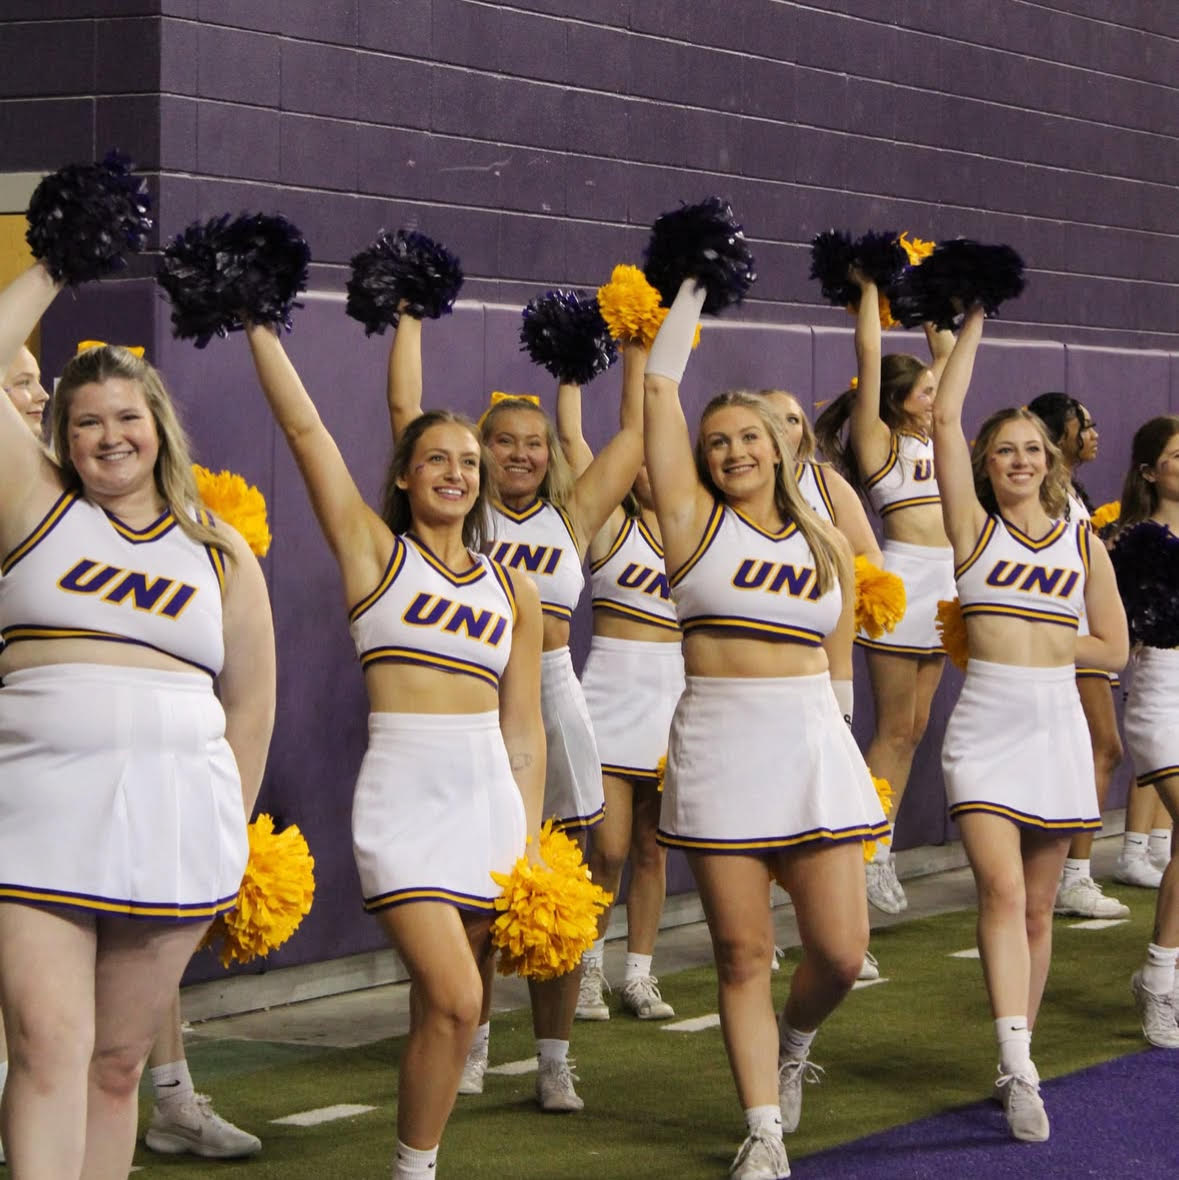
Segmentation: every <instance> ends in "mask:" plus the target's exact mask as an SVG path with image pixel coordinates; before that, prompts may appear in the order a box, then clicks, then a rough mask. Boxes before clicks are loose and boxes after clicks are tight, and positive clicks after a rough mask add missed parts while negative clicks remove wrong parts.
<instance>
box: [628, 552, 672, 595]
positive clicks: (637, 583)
mask: <svg viewBox="0 0 1179 1180" xmlns="http://www.w3.org/2000/svg"><path fill="white" fill-rule="evenodd" d="M618 585H619V586H621V587H622V588H623V589H624V590H638V591H639V592H640V593H642V594H651V595H658V597H660V598H662V599H664V600H668V599H670V598H671V587H670V586H669V585H668V584H667V575H666V574H665V573H663V572H662V571H661V570H653V569H651V567H650V566H646V565H640V564H639V563H638V562H637V561H632V562H631V563H630V564H629V565H628V566H627V567H626V569H624V570H623V571H622V573H620V574H619V575H618Z"/></svg>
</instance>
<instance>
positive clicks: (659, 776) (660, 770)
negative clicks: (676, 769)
mask: <svg viewBox="0 0 1179 1180" xmlns="http://www.w3.org/2000/svg"><path fill="white" fill-rule="evenodd" d="M666 777H667V755H666V754H664V755H663V757H662V758H660V759H659V761H658V762H656V763H655V785H656V787H657V788H658V790H659V791H660V792H662V791H663V780H664V779H665V778H666Z"/></svg>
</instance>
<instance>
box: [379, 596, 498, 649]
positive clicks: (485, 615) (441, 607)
mask: <svg viewBox="0 0 1179 1180" xmlns="http://www.w3.org/2000/svg"><path fill="white" fill-rule="evenodd" d="M401 619H402V622H404V623H408V624H409V625H410V626H411V627H438V628H440V629H441V630H443V631H446V632H447V633H448V634H450V635H462V636H465V637H466V638H467V639H474V640H476V641H478V642H480V643H486V644H487V645H488V646H489V647H498V646H499V644H500V641H501V640H502V639H503V637H504V632H505V631H506V630H507V627H508V620H507V619H506V618H504V616H503V615H499V614H496V612H495V611H493V610H476V609H475V608H474V607H471V606H468V605H467V604H466V603H463V602H453V601H452V600H451V599H449V598H446V597H445V596H443V595H441V594H426V593H425V592H424V591H423V592H422V593H421V594H418V595H417V596H416V597H415V598H414V600H413V601H412V602H411V603H410V604H409V606H407V607H406V608H405V613H404V614H403V615H402V616H401Z"/></svg>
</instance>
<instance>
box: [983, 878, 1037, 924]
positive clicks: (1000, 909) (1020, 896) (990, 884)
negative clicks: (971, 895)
mask: <svg viewBox="0 0 1179 1180" xmlns="http://www.w3.org/2000/svg"><path fill="white" fill-rule="evenodd" d="M977 886H978V909H979V913H980V915H985V916H987V917H994V918H1018V917H1020V916H1021V915H1025V914H1026V912H1027V909H1028V899H1027V896H1026V894H1025V892H1024V882H1023V875H1022V873H1020V872H1017V871H1015V870H1010V871H1007V872H996V873H992V874H989V875H988V876H986V877H984V878H982V879H980V880H979V881H978V882H977Z"/></svg>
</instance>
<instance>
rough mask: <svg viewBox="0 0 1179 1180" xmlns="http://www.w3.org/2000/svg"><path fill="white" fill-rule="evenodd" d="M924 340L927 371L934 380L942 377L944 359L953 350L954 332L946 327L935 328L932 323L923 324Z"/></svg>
mask: <svg viewBox="0 0 1179 1180" xmlns="http://www.w3.org/2000/svg"><path fill="white" fill-rule="evenodd" d="M924 327H925V341H926V343H927V344H928V345H929V356H930V364H929V371H930V372H931V373H932V374H933V377H934V380H935V381H940V380H941V379H942V373H943V371H944V370H945V367H946V361H948V360H949V359H950V353H951V352H953V351H954V333H953V332H951V331H950V330H949V329H948V328H935V327H934V326H933V324H925V325H924Z"/></svg>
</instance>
